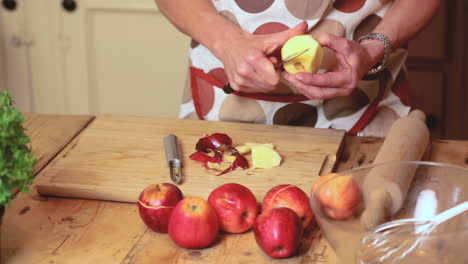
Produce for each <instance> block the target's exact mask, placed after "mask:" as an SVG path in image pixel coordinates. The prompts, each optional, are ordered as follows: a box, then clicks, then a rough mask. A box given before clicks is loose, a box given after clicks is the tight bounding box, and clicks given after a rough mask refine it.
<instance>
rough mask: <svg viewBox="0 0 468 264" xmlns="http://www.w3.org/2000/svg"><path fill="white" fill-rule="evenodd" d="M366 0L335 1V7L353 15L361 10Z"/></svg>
mask: <svg viewBox="0 0 468 264" xmlns="http://www.w3.org/2000/svg"><path fill="white" fill-rule="evenodd" d="M365 3H366V0H335V3H333V7H335V8H336V9H338V10H339V11H341V12H344V13H353V12H356V11H358V10H359V9H361V8H362V7H363V6H364V4H365Z"/></svg>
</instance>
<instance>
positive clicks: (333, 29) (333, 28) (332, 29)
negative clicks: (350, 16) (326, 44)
mask: <svg viewBox="0 0 468 264" xmlns="http://www.w3.org/2000/svg"><path fill="white" fill-rule="evenodd" d="M322 33H330V34H333V35H335V36H338V37H343V36H344V35H345V34H346V28H345V26H344V25H343V24H341V23H340V22H339V21H336V20H333V19H327V18H326V19H324V20H322V21H320V22H318V23H317V25H315V26H314V27H313V28H312V30H311V31H310V33H309V34H310V35H312V36H313V37H318V36H319V35H320V34H322Z"/></svg>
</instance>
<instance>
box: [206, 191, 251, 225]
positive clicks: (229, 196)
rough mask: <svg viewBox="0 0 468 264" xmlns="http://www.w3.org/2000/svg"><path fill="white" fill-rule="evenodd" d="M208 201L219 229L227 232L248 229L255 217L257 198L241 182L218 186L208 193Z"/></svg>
mask: <svg viewBox="0 0 468 264" xmlns="http://www.w3.org/2000/svg"><path fill="white" fill-rule="evenodd" d="M208 203H209V204H210V205H211V206H212V207H213V208H214V209H215V211H216V214H217V215H218V219H219V223H220V226H221V229H222V230H223V231H225V232H228V233H243V232H245V231H247V230H249V229H250V228H251V227H252V226H253V225H254V223H255V219H256V218H257V214H258V207H257V200H256V199H255V196H254V194H253V193H252V192H251V191H250V190H249V189H248V188H247V187H245V186H243V185H241V184H237V183H227V184H223V185H221V186H219V187H218V188H216V189H214V190H213V191H212V192H211V193H210V196H209V197H208Z"/></svg>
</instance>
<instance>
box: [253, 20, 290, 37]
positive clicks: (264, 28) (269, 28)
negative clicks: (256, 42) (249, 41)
mask: <svg viewBox="0 0 468 264" xmlns="http://www.w3.org/2000/svg"><path fill="white" fill-rule="evenodd" d="M287 29H289V27H288V26H286V25H285V24H281V23H277V22H269V23H265V24H263V25H261V26H259V27H258V28H257V29H255V30H254V32H253V34H255V35H268V34H273V33H278V32H281V31H285V30H287Z"/></svg>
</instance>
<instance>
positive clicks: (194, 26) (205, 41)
mask: <svg viewBox="0 0 468 264" xmlns="http://www.w3.org/2000/svg"><path fill="white" fill-rule="evenodd" d="M155 2H156V4H157V5H158V7H159V9H160V10H161V12H162V13H163V14H164V15H165V16H166V17H167V18H168V19H169V21H170V22H171V23H172V24H174V26H175V27H176V28H177V29H179V30H180V31H181V32H182V33H184V34H186V35H188V36H190V37H192V38H193V39H194V40H196V41H197V42H199V43H201V44H202V45H204V46H206V47H207V48H208V49H209V50H211V51H212V52H213V53H214V54H215V55H216V56H218V54H219V52H220V51H221V50H222V46H223V44H222V43H223V41H226V40H228V39H229V38H231V37H233V36H236V35H239V34H244V31H243V30H242V29H241V28H240V27H238V26H237V25H235V24H234V23H232V22H231V21H229V20H228V19H226V18H225V17H223V16H222V15H220V14H219V13H218V12H217V11H216V9H215V8H214V6H213V4H212V3H211V1H210V0H188V1H187V0H155Z"/></svg>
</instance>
